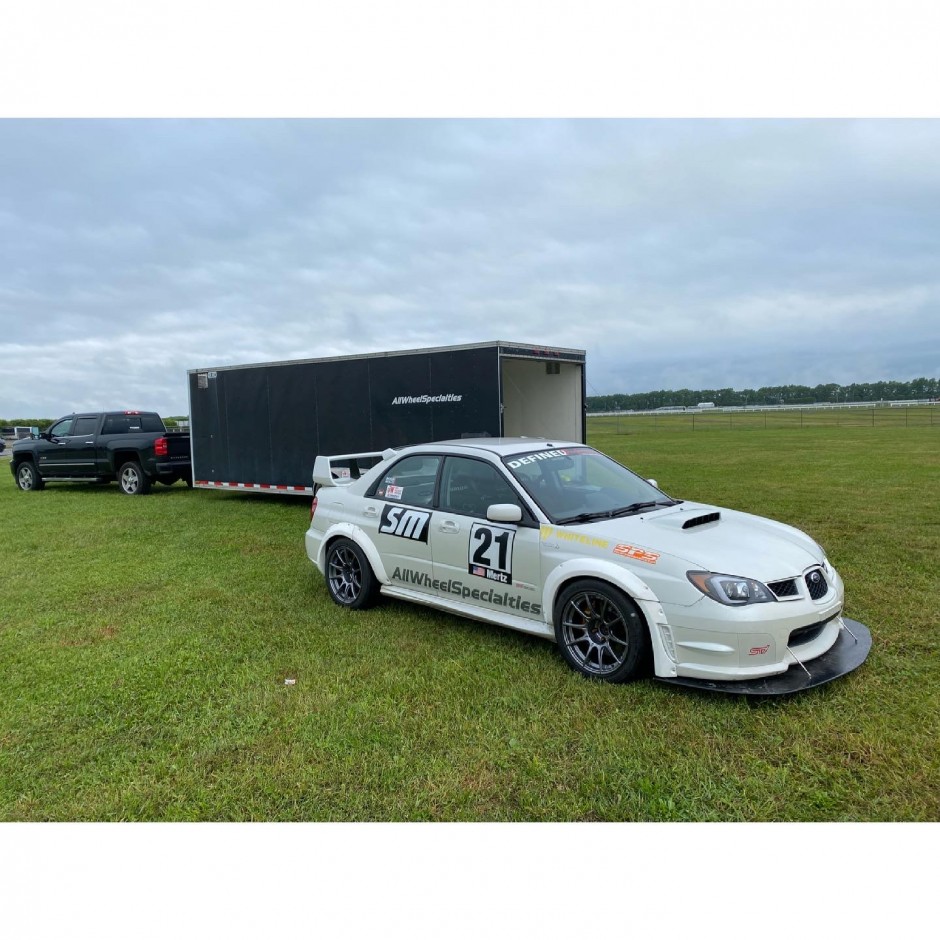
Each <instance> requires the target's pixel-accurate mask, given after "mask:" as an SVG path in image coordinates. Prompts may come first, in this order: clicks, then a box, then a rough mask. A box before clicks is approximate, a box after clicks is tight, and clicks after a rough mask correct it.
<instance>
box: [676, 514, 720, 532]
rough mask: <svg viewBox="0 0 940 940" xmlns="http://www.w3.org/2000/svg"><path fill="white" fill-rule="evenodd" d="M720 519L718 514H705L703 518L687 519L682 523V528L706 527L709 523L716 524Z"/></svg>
mask: <svg viewBox="0 0 940 940" xmlns="http://www.w3.org/2000/svg"><path fill="white" fill-rule="evenodd" d="M720 518H721V513H720V512H707V513H705V515H704V516H696V517H695V518H694V519H687V520H686V521H685V522H683V523H682V528H683V529H694V528H695V527H696V526H699V525H708V523H709V522H717V521H718V520H719V519H720Z"/></svg>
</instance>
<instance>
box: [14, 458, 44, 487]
mask: <svg viewBox="0 0 940 940" xmlns="http://www.w3.org/2000/svg"><path fill="white" fill-rule="evenodd" d="M16 485H17V486H18V487H19V488H20V489H21V490H23V492H24V493H28V492H30V490H33V491H35V490H41V489H42V488H43V487H44V486H45V485H46V481H45V480H44V479H43V478H42V476H40V473H39V471H38V470H37V469H36V467H35V465H34V464H33V462H32V460H24V461H23V462H22V463H21V464H20V465H19V466H18V467H17V468H16Z"/></svg>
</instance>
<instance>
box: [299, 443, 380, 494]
mask: <svg viewBox="0 0 940 940" xmlns="http://www.w3.org/2000/svg"><path fill="white" fill-rule="evenodd" d="M397 453H398V451H397V450H395V449H393V448H388V449H387V450H383V451H369V452H367V453H363V454H334V455H332V456H328V457H327V456H318V457H317V458H316V460H315V461H314V464H313V488H314V490H318V489H319V488H320V487H321V486H346V485H347V484H349V483H352V481H353V480H358V479H359V477H361V476H362V475H363V474H364V473H365V472H366V471H367V470H371V469H372V468H373V467H374V466H375V465H376V464H378V463H380V462H381V461H383V460H390V459H391V458H392V457H394V456H395V455H396V454H397Z"/></svg>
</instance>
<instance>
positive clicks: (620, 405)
mask: <svg viewBox="0 0 940 940" xmlns="http://www.w3.org/2000/svg"><path fill="white" fill-rule="evenodd" d="M924 398H940V379H928V378H920V379H913V380H912V381H910V382H894V381H888V382H853V383H851V384H850V385H838V384H835V383H833V382H830V383H828V384H825V385H815V386H809V385H768V386H764V387H763V388H757V389H754V388H743V389H739V390H738V389H733V388H706V389H699V390H694V389H689V388H680V389H660V390H659V391H656V392H638V393H636V394H633V395H628V394H625V393H618V394H614V395H589V396H588V397H587V409H588V411H647V410H649V411H652V410H653V409H655V408H667V407H670V406H675V407H676V408H681V407H685V408H689V407H694V406H695V405H697V404H699V403H700V402H704V401H708V402H713V403H714V404H715V407H717V408H723V407H740V406H745V405H814V404H819V403H821V402H826V403H829V402H832V403H838V402H844V401H907V400H910V399H924Z"/></svg>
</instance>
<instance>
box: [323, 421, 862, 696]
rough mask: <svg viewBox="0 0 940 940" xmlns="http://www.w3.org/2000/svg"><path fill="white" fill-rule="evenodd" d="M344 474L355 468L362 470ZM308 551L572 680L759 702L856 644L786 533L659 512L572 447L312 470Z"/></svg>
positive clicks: (365, 593) (637, 488)
mask: <svg viewBox="0 0 940 940" xmlns="http://www.w3.org/2000/svg"><path fill="white" fill-rule="evenodd" d="M376 460H378V461H379V462H378V463H377V464H375V465H374V466H372V467H371V468H370V469H367V470H365V471H364V472H361V475H360V468H361V466H362V465H363V464H366V463H370V462H371V463H375V461H376ZM313 479H314V484H315V491H316V496H315V498H314V501H313V509H312V513H311V520H310V528H309V530H308V531H307V534H306V551H307V555H308V556H309V558H310V559H311V561H313V562H314V563H315V564H316V566H317V567H318V568H319V569H320V571H321V572H322V574H323V575H324V577H325V578H326V584H327V588H328V590H329V593H330V596H331V597H332V599H333V600H334V601H335V602H336V603H337V604H340V605H342V606H344V607H348V608H354V609H359V608H365V607H368V606H370V605H371V604H372V603H374V602H375V601H376V599H377V596H378V594H380V593H381V594H385V595H388V596H390V597H397V598H402V599H404V600H409V601H414V602H416V603H419V604H426V605H429V606H431V607H436V608H439V609H441V610H445V611H449V612H451V613H454V614H459V615H461V616H464V617H471V618H474V619H477V620H483V621H486V622H489V623H494V624H499V625H501V626H506V627H511V628H513V629H515V630H522V631H524V632H526V633H532V634H536V635H538V636H542V637H546V638H548V639H551V640H554V641H555V642H556V643H557V645H558V648H559V650H560V651H561V654H562V656H563V657H564V658H565V660H566V661H567V662H568V664H569V665H570V666H571V667H572V668H573V669H575V670H577V671H578V672H580V673H583V674H584V675H585V676H589V677H591V678H595V679H602V680H606V681H609V682H622V681H625V680H628V679H632V678H635V677H637V676H638V675H642V674H644V672H647V671H648V670H649V666H650V665H652V672H653V674H654V675H655V677H656V678H658V679H661V680H664V681H670V682H674V683H678V684H682V685H691V686H696V687H700V688H710V689H719V688H720V689H723V690H726V691H733V692H744V693H750V694H760V695H772V694H781V693H788V692H794V691H797V690H799V689H804V688H808V687H810V686H813V685H819V684H821V683H823V682H828V681H829V680H831V679H834V678H837V677H838V676H841V675H844V674H845V673H847V672H850V671H851V670H853V669H855V668H856V667H858V666H859V665H861V663H862V662H864V660H865V658H866V657H867V655H868V651H869V649H870V647H871V636H870V634H869V632H868V630H867V629H866V628H865V627H864V626H862V625H861V624H859V623H856V622H855V621H851V620H847V619H846V618H844V617H843V598H844V591H843V586H842V580H841V578H840V577H839V575H838V573H837V572H836V570H835V569H834V568H833V567H832V565H831V564H829V562H828V560H827V558H826V555H825V552H824V551H823V549H822V548H821V547H820V546H819V545H817V544H816V542H814V541H813V540H812V539H811V538H810V537H809V536H807V535H805V534H804V533H803V532H800V531H799V530H798V529H794V528H791V527H790V526H787V525H783V524H782V523H779V522H773V521H771V520H769V519H764V518H761V517H759V516H753V515H748V514H746V513H743V512H736V511H734V510H729V509H721V508H718V507H716V506H709V505H705V504H703V503H692V502H687V501H683V500H679V499H672V498H670V497H669V496H667V495H666V494H665V493H663V492H662V491H661V490H660V489H658V487H657V486H656V483H655V481H648V480H644V479H642V478H640V477H639V476H637V475H636V474H635V473H633V472H632V471H630V470H628V469H627V468H626V467H623V466H622V465H621V464H619V463H617V462H616V461H614V460H612V459H611V458H610V457H607V456H605V455H604V454H601V453H600V452H598V451H596V450H594V449H592V448H591V447H587V446H585V445H583V444H576V443H565V442H561V441H554V442H553V441H541V440H538V439H531V438H513V439H509V438H503V439H497V438H480V439H473V440H460V441H445V442H440V443H433V444H423V445H419V446H412V447H405V448H402V449H400V450H388V451H385V452H383V453H382V454H377V453H373V454H346V455H339V456H334V457H318V458H317V461H316V465H315V468H314V473H313Z"/></svg>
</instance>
